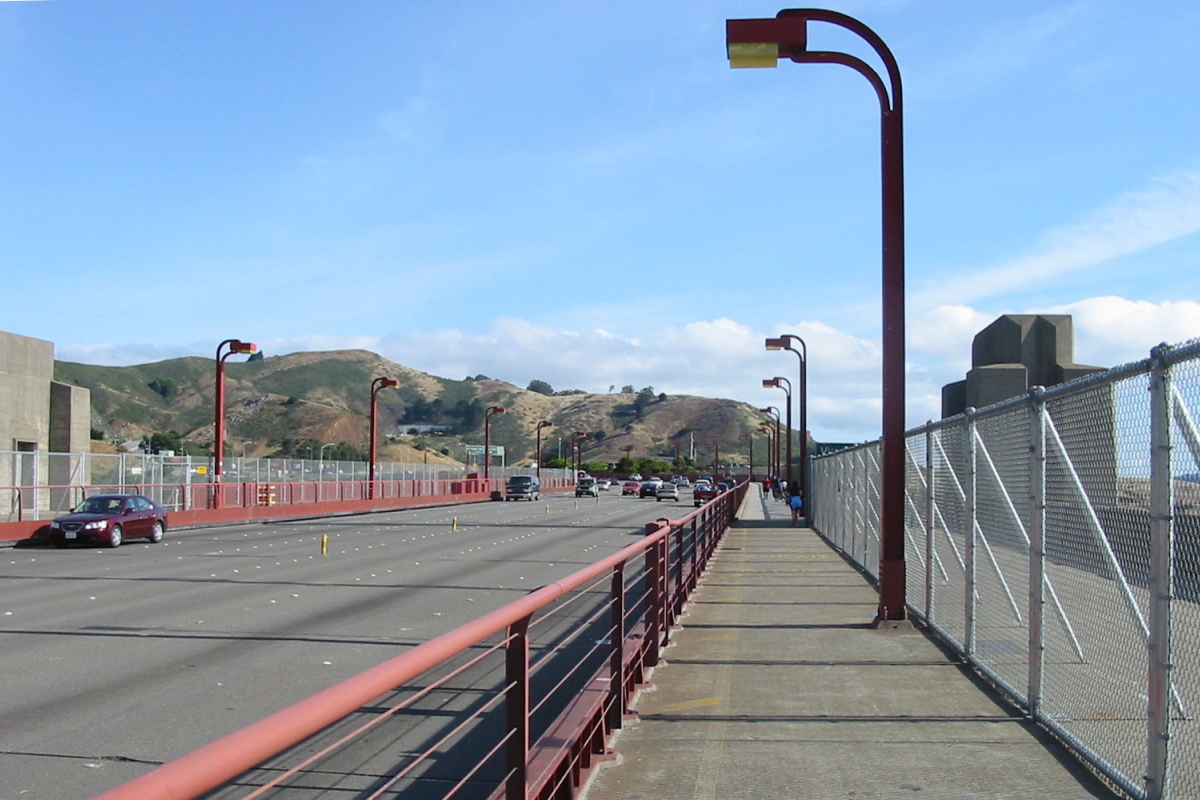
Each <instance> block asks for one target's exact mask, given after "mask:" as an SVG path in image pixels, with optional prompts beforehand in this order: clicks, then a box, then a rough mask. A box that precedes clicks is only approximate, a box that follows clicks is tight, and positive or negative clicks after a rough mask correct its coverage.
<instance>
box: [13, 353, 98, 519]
mask: <svg viewBox="0 0 1200 800" xmlns="http://www.w3.org/2000/svg"><path fill="white" fill-rule="evenodd" d="M90 433H91V392H89V391H88V390H87V389H84V388H82V387H79V386H70V385H68V384H65V383H57V382H56V381H55V380H54V344H53V343H52V342H46V341H43V340H41V339H34V338H31V337H29V336H18V335H17V334H15V333H6V332H4V331H0V450H4V451H9V450H11V451H25V452H33V451H41V452H55V453H86V452H89V451H90V450H91V437H90ZM77 460H78V459H74V460H73V461H77ZM47 464H51V465H57V466H51V467H50V468H47V466H46V465H47ZM79 466H80V465H78V464H75V463H69V462H68V461H64V460H63V459H59V461H58V462H53V461H48V460H46V459H39V458H35V457H33V456H26V455H21V454H17V455H6V456H4V457H0V487H3V486H31V485H43V486H44V485H47V484H49V485H66V484H68V483H76V484H78V483H83V482H86V481H87V476H85V475H82V474H81V473H80V470H79V468H78V467H79ZM51 473H54V474H51ZM45 500H46V498H44V497H41V496H39V495H38V494H37V493H32V492H26V493H22V495H21V505H22V506H23V507H24V508H33V507H34V505H35V504H40V503H43V502H44V501H45ZM8 502H11V500H9V499H8V498H7V497H0V504H3V503H8Z"/></svg>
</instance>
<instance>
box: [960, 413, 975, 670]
mask: <svg viewBox="0 0 1200 800" xmlns="http://www.w3.org/2000/svg"><path fill="white" fill-rule="evenodd" d="M966 435H967V478H966V480H965V481H964V483H965V484H966V485H965V486H964V487H963V493H964V494H965V495H966V498H965V501H964V502H965V504H966V509H965V511H966V517H967V555H966V561H967V564H966V577H965V581H966V587H965V597H964V598H963V609H964V614H965V618H964V621H963V625H964V628H963V648H964V649H965V651H966V653H967V655H972V654H974V652H975V615H976V608H975V545H976V538H975V522H976V518H977V511H978V509H977V508H976V504H975V476H976V469H975V467H976V465H975V456H976V449H975V409H974V408H968V409H967V428H966Z"/></svg>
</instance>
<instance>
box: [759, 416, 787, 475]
mask: <svg viewBox="0 0 1200 800" xmlns="http://www.w3.org/2000/svg"><path fill="white" fill-rule="evenodd" d="M759 411H761V412H763V413H764V414H770V415H771V416H772V417H774V418H775V442H774V444H773V447H774V454H773V456H772V458H773V461H772V466H771V482H772V483H774V482H775V481H777V480H779V472H780V466H781V464H782V463H783V460H782V459H781V458H780V450H779V436H780V434H781V433H782V431H781V430H780V429H779V427H780V422H781V420H780V418H779V409H778V408H776V407H775V406H767V407H766V408H760V409H759Z"/></svg>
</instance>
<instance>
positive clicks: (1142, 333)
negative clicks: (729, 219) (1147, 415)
mask: <svg viewBox="0 0 1200 800" xmlns="http://www.w3.org/2000/svg"><path fill="white" fill-rule="evenodd" d="M1000 313H1004V312H1003V311H999V312H991V311H985V310H982V309H978V308H973V307H971V306H966V305H943V306H938V307H935V308H932V309H929V310H925V311H918V312H915V313H912V314H910V315H909V322H908V339H909V341H908V355H909V366H908V376H907V399H908V402H907V406H908V414H907V417H908V424H909V425H917V424H920V423H922V422H924V421H925V420H927V419H930V418H934V417H937V416H938V414H939V409H940V396H941V387H942V385H944V384H946V383H949V382H951V381H955V380H961V379H962V377H963V375H964V374H965V373H966V371H967V369H969V368H970V357H971V340H972V339H973V338H974V336H975V334H976V333H978V332H979V331H980V330H982V329H983V328H984V327H985V326H986V325H987V324H989V323H990V322H991V321H992V320H993V319H995V318H996V317H997V316H998V315H999V314H1000ZM1020 313H1054V314H1072V315H1073V316H1074V320H1075V335H1076V342H1077V346H1076V354H1077V355H1076V358H1077V360H1078V361H1080V362H1082V363H1089V364H1097V365H1100V366H1114V365H1116V364H1120V363H1124V362H1127V361H1132V360H1137V359H1141V358H1145V357H1146V356H1147V354H1148V352H1149V349H1150V348H1151V347H1152V346H1154V345H1155V344H1157V343H1159V342H1161V341H1168V342H1181V341H1184V340H1187V339H1190V338H1193V337H1196V336H1200V302H1196V301H1192V300H1180V301H1168V302H1164V303H1151V302H1146V301H1138V300H1129V299H1126V298H1122V297H1095V298H1088V299H1085V300H1080V301H1077V302H1074V303H1069V304H1065V305H1061V306H1053V307H1045V308H1034V309H1026V310H1023V311H1021V312H1020ZM782 333H791V334H794V335H798V336H800V337H802V338H803V339H804V341H805V342H806V343H807V345H808V352H809V365H808V397H809V413H808V418H809V427H810V429H811V430H812V431H813V433H814V435H815V436H816V437H817V438H818V439H820V440H823V441H862V440H865V439H870V438H874V437H876V436H878V433H879V424H880V398H879V392H880V366H881V349H880V344H879V342H878V341H876V340H870V339H862V338H859V337H856V336H853V335H851V334H849V333H846V332H845V331H842V330H839V329H837V328H834V327H832V326H830V325H828V324H826V323H824V322H821V321H817V320H807V321H801V322H795V323H780V324H765V323H755V324H748V323H744V322H739V321H737V320H733V319H729V318H718V319H712V320H701V321H697V322H692V323H689V324H687V325H683V326H664V327H662V328H659V329H657V330H655V331H652V332H651V333H650V334H648V335H646V336H641V337H638V338H634V337H630V336H625V335H622V334H620V333H615V332H613V331H612V330H610V329H603V328H589V329H580V330H565V329H561V328H555V327H551V326H547V325H539V324H536V323H532V322H529V321H527V320H522V319H517V318H512V317H501V318H496V319H493V320H492V322H491V324H490V326H489V327H488V329H487V330H486V331H485V332H483V333H478V334H474V333H466V332H463V331H460V330H457V329H453V328H447V329H442V330H437V331H432V332H428V331H412V332H408V333H403V334H395V335H391V336H386V337H372V336H345V337H334V336H309V337H303V338H296V339H269V340H264V341H261V342H259V344H260V345H261V347H262V349H263V351H264V352H265V353H266V354H267V355H268V356H270V355H277V354H283V353H290V352H296V351H312V350H340V349H364V350H371V351H374V352H377V353H379V354H380V355H383V356H385V357H387V358H390V359H392V360H393V361H397V362H399V363H401V364H404V365H405V366H409V367H413V368H415V369H420V370H424V371H426V372H430V373H432V374H434V375H437V376H440V377H445V378H456V379H461V378H463V377H464V376H467V375H476V374H480V373H482V374H485V375H489V376H491V377H493V378H499V379H501V380H506V381H509V382H511V383H514V384H516V385H518V386H525V385H527V384H528V383H529V381H531V380H533V379H535V378H536V379H539V380H544V381H547V382H549V383H550V384H551V385H552V386H553V387H554V388H556V389H584V390H587V391H593V392H607V391H608V387H609V386H613V385H615V386H623V385H625V384H633V385H634V386H635V387H637V388H641V387H643V386H653V387H654V389H655V391H660V392H666V393H668V394H697V395H704V396H709V397H725V398H732V399H736V400H744V401H746V402H748V403H751V404H753V405H755V406H758V407H762V406H766V405H775V406H782V404H783V399H784V398H783V395H782V393H781V392H780V391H779V390H778V389H763V388H761V387H762V380H763V378H770V377H774V376H776V375H782V376H784V377H786V378H788V379H789V380H791V381H792V382H793V384H794V386H795V388H796V390H797V392H798V390H799V386H798V375H797V372H798V366H799V365H798V361H797V359H796V358H795V356H793V355H792V354H791V353H786V352H784V353H772V352H768V351H766V350H765V349H764V347H763V340H764V339H765V338H767V337H773V336H778V335H780V334H782ZM212 351H213V343H212V342H207V341H205V342H198V343H192V344H190V345H181V346H177V347H176V346H162V345H128V346H116V345H109V344H92V345H62V346H60V347H59V349H58V354H59V358H62V359H65V360H71V361H84V362H88V363H104V364H136V363H146V362H148V361H156V360H160V359H164V358H175V357H179V356H184V355H200V356H208V357H211V355H212Z"/></svg>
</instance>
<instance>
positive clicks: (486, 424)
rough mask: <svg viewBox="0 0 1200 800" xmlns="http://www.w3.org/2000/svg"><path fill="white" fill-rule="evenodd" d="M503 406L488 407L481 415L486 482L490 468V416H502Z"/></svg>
mask: <svg viewBox="0 0 1200 800" xmlns="http://www.w3.org/2000/svg"><path fill="white" fill-rule="evenodd" d="M503 413H504V407H503V406H489V407H488V410H487V412H486V413H484V415H483V477H484V480H487V478H488V475H489V474H490V473H491V469H490V467H491V466H492V416H493V415H495V414H503Z"/></svg>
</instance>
